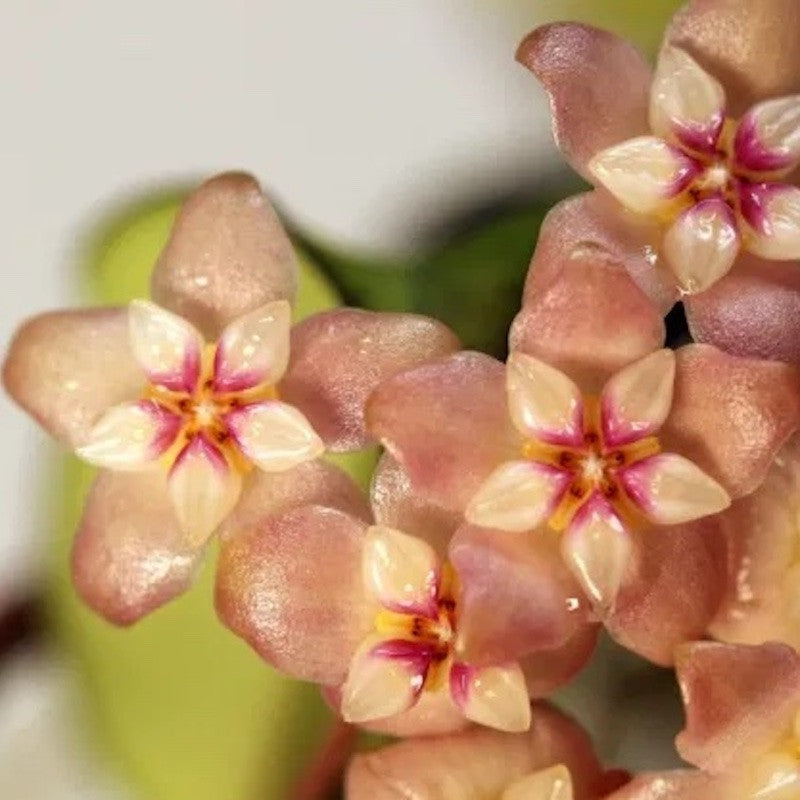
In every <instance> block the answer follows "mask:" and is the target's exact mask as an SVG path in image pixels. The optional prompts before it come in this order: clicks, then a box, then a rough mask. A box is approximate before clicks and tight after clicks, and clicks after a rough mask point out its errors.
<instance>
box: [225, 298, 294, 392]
mask: <svg viewBox="0 0 800 800" xmlns="http://www.w3.org/2000/svg"><path fill="white" fill-rule="evenodd" d="M291 327H292V307H291V306H290V305H289V302H288V301H287V300H274V301H273V302H271V303H267V304H266V305H263V306H261V308H257V309H256V310H255V311H251V312H250V313H249V314H245V315H244V316H243V317H239V318H238V319H236V320H234V321H233V322H232V323H231V324H230V325H228V326H227V327H226V328H225V330H224V331H223V332H222V336H220V338H219V342H218V343H217V350H216V353H215V354H214V390H215V391H217V392H241V391H245V390H246V389H252V388H253V387H255V386H259V385H261V384H267V385H271V384H274V383H277V382H278V380H279V379H280V378H281V377H282V376H283V373H284V372H286V365H287V364H288V363H289V330H290V329H291Z"/></svg>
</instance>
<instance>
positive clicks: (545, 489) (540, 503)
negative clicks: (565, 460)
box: [466, 461, 570, 531]
mask: <svg viewBox="0 0 800 800" xmlns="http://www.w3.org/2000/svg"><path fill="white" fill-rule="evenodd" d="M569 481H570V476H569V474H568V473H566V472H561V471H560V470H557V469H555V468H553V467H550V466H547V465H546V464H538V463H536V462H534V461H509V462H507V463H505V464H501V465H500V466H499V467H498V468H497V469H496V470H495V471H494V472H493V473H492V474H491V475H490V476H489V477H488V478H487V479H486V481H485V482H484V484H483V485H482V486H481V487H480V489H478V492H477V494H476V495H475V496H474V497H473V498H472V501H471V502H470V504H469V505H468V506H467V510H466V518H467V521H468V522H471V523H472V524H473V525H480V526H482V527H484V528H498V529H499V530H502V531H529V530H533V529H534V528H535V527H536V526H537V525H538V524H539V523H540V522H542V521H543V520H545V519H547V517H548V516H550V514H552V513H553V511H554V509H555V507H556V505H557V504H558V501H559V500H560V498H561V496H562V495H563V493H564V492H565V491H566V489H567V486H568V485H569Z"/></svg>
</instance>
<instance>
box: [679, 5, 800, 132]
mask: <svg viewBox="0 0 800 800" xmlns="http://www.w3.org/2000/svg"><path fill="white" fill-rule="evenodd" d="M798 29H800V8H798V6H797V4H796V3H795V2H794V0H759V2H758V3H742V2H740V1H739V0H691V2H689V3H686V5H684V7H683V8H681V9H680V10H679V11H678V12H677V13H676V14H675V16H674V17H673V18H672V24H671V26H670V28H669V30H668V31H667V34H666V37H665V42H666V43H667V45H672V46H675V47H681V48H683V49H684V50H686V51H687V52H689V53H691V55H692V56H693V57H694V58H695V59H696V60H697V61H698V62H699V64H700V65H701V66H702V67H703V68H704V69H706V70H708V71H709V72H710V73H711V74H712V75H714V76H715V77H716V78H718V79H719V80H720V81H722V83H723V84H724V86H725V88H726V90H727V96H728V106H729V114H730V116H732V117H733V118H736V117H740V116H741V115H742V114H743V113H744V112H745V111H746V110H747V109H748V108H749V107H750V106H752V105H753V104H754V103H756V102H758V101H759V100H763V99H764V98H765V97H778V96H780V95H786V94H792V93H793V92H797V91H800V42H798V38H797V30H798Z"/></svg>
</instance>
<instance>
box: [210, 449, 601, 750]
mask: <svg viewBox="0 0 800 800" xmlns="http://www.w3.org/2000/svg"><path fill="white" fill-rule="evenodd" d="M298 495H299V496H300V495H301V496H302V501H301V499H300V497H298V498H297V502H295V503H293V504H292V506H291V508H290V509H287V510H286V511H284V512H283V513H278V514H276V513H275V512H274V511H273V510H272V509H271V508H270V507H269V506H268V505H266V506H265V505H264V504H262V503H261V502H260V500H259V499H258V498H254V500H253V502H252V503H248V502H246V503H245V504H244V505H243V506H242V507H241V508H239V509H237V510H236V511H235V512H234V513H233V515H232V516H231V517H230V518H229V520H228V521H227V523H226V525H225V527H224V529H223V533H222V549H221V552H220V563H219V568H218V572H217V609H218V612H219V615H220V617H221V619H222V621H223V622H224V623H225V624H226V625H227V626H228V627H229V628H231V630H233V631H234V632H235V633H237V634H238V635H239V636H241V637H242V638H244V639H245V640H246V641H248V642H249V643H250V644H251V645H252V646H253V647H254V648H255V649H256V650H257V651H258V652H259V653H260V654H261V656H262V657H263V658H265V659H266V660H267V661H269V662H270V663H271V664H273V665H274V666H275V667H277V668H278V669H280V670H282V671H284V672H286V673H288V674H290V675H292V676H294V677H297V678H300V679H303V680H310V681H314V682H316V683H319V684H321V685H322V686H323V687H324V689H325V693H326V696H327V697H328V699H329V700H330V702H331V703H332V704H333V705H334V706H336V707H337V708H339V709H340V711H341V713H342V716H343V717H344V718H345V719H346V720H348V721H351V722H355V723H359V724H363V725H368V726H369V727H372V728H376V729H379V730H383V731H388V732H391V733H394V734H398V735H410V734H414V735H422V734H434V733H443V732H448V731H452V730H457V729H459V728H463V727H464V726H465V724H466V721H467V720H472V721H474V722H478V723H480V724H482V725H485V726H489V727H492V728H496V729H498V730H503V731H512V732H519V731H524V730H527V729H528V727H529V725H530V723H531V716H530V705H529V703H530V700H529V698H530V697H531V696H537V697H538V696H545V695H547V694H549V693H550V692H552V691H553V690H554V689H555V688H557V687H558V686H560V685H562V684H563V683H565V682H566V681H568V680H569V679H570V678H571V677H572V676H573V675H574V674H575V673H577V672H578V671H579V670H580V669H581V668H582V667H583V665H584V664H585V663H586V662H587V661H588V659H589V657H590V656H591V653H592V651H593V649H594V645H595V641H596V637H597V626H596V625H593V624H591V623H590V622H589V621H588V620H587V619H586V614H585V613H583V609H582V608H581V606H580V604H579V603H576V604H575V607H574V609H573V610H572V612H567V610H566V608H565V603H564V586H563V579H564V570H563V568H560V566H559V564H558V561H557V560H556V559H553V558H548V556H546V555H540V556H539V560H540V563H541V565H542V567H543V571H544V573H545V574H546V576H547V577H546V578H545V579H544V580H541V581H539V582H538V583H537V585H536V586H535V587H530V588H531V591H533V592H534V593H535V600H536V603H537V605H536V606H535V607H534V608H525V609H521V608H520V607H519V606H518V605H513V604H509V605H504V604H503V597H502V593H499V594H498V596H497V597H496V598H494V597H486V596H485V597H484V598H483V599H482V602H480V603H474V602H473V603H472V604H471V605H467V604H466V603H465V602H464V596H465V593H466V592H469V587H470V584H471V583H472V582H474V580H475V575H474V572H473V571H471V570H470V569H469V568H466V569H464V570H463V571H462V570H461V569H460V568H459V566H458V564H457V563H456V559H455V558H454V553H453V551H452V549H451V548H449V546H448V544H449V542H450V540H451V537H452V535H453V532H454V531H457V530H458V528H459V526H460V525H461V524H462V523H461V520H460V518H459V516H458V515H457V514H454V513H451V512H448V511H446V510H445V509H442V508H439V507H436V506H432V505H430V504H429V503H427V502H424V501H423V500H422V499H421V498H419V497H418V496H417V495H416V494H415V493H414V492H413V491H412V490H411V487H410V484H409V481H408V477H407V475H406V474H405V473H404V471H403V470H402V469H401V468H400V467H399V465H398V464H397V463H396V462H394V461H393V460H392V459H391V458H389V457H385V458H384V459H383V460H382V462H381V464H380V465H379V467H378V470H377V472H376V474H375V477H374V481H373V487H372V512H371V513H370V512H369V511H368V510H367V509H363V508H362V509H359V508H357V507H354V506H353V504H352V502H350V500H349V499H348V498H347V497H345V502H344V503H342V502H341V501H340V500H339V499H338V498H337V497H336V495H331V494H330V493H327V494H326V495H321V494H320V493H319V491H318V490H316V489H314V488H313V487H312V488H310V489H308V490H306V489H303V490H299V491H298ZM550 567H552V569H549V568H550ZM518 572H519V570H518V569H517V566H516V565H515V564H514V563H513V562H512V561H509V562H507V563H506V564H504V565H496V566H495V568H494V575H493V577H494V580H496V581H497V582H498V583H504V584H506V585H511V584H512V583H514V582H515V581H517V579H518ZM523 580H526V579H525V578H523ZM533 596H534V595H529V598H530V597H533ZM568 615H569V617H570V618H569V619H568V620H567V619H565V617H567V616H568ZM515 622H516V623H517V624H514V623H515Z"/></svg>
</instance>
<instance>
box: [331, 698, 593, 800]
mask: <svg viewBox="0 0 800 800" xmlns="http://www.w3.org/2000/svg"><path fill="white" fill-rule="evenodd" d="M532 717H533V721H532V725H531V729H530V730H529V731H528V732H526V733H517V734H509V733H501V732H499V731H491V730H487V729H482V728H471V729H470V730H468V731H465V732H464V733H458V734H451V735H448V736H440V737H436V738H434V739H426V740H421V739H412V740H409V741H406V742H400V743H398V744H394V745H390V746H389V747H385V748H383V749H381V750H376V751H373V752H371V753H363V754H359V755H357V756H356V757H355V758H354V759H353V762H352V763H351V766H350V769H349V771H348V775H347V783H346V792H347V800H399V798H406V797H408V798H411V797H413V798H414V800H460V799H461V798H464V797H469V798H471V800H472V799H473V798H474V800H496V799H497V798H498V797H499V796H500V795H501V794H502V792H503V790H504V789H506V788H507V787H508V786H509V785H510V784H511V783H513V782H514V781H517V780H519V779H520V778H523V777H524V776H526V775H529V774H530V773H533V772H539V771H540V770H543V769H546V768H548V767H551V766H554V765H557V764H563V765H564V766H565V767H566V768H567V769H568V770H569V772H570V776H571V779H572V783H573V785H574V789H575V800H588V798H589V796H590V792H592V790H593V789H594V787H595V786H596V785H597V783H598V781H599V780H600V767H599V765H598V763H597V759H596V757H595V756H594V754H593V753H592V748H591V745H590V743H589V740H588V738H587V736H586V734H584V733H583V731H581V730H580V728H579V727H578V726H577V725H575V723H573V722H572V721H571V720H569V719H567V718H566V717H565V716H563V715H562V714H560V713H559V712H557V711H556V710H555V709H552V708H550V707H548V706H546V705H538V704H537V705H534V706H533V709H532Z"/></svg>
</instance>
